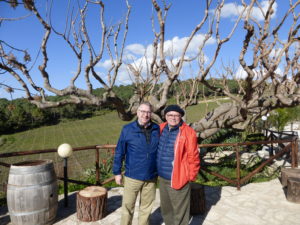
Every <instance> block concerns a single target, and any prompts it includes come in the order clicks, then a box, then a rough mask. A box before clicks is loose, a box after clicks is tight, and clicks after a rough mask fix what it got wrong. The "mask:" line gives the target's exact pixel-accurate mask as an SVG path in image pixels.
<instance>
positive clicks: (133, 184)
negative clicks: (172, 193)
mask: <svg viewBox="0 0 300 225" xmlns="http://www.w3.org/2000/svg"><path fill="white" fill-rule="evenodd" d="M155 188H156V179H154V180H149V181H141V180H136V179H132V178H129V177H125V180H124V193H123V201H122V217H121V225H131V224H132V219H133V213H134V206H135V202H136V198H137V196H138V193H139V192H140V202H139V203H140V204H139V225H149V217H150V214H151V211H152V208H153V203H154V200H155V193H156V191H155Z"/></svg>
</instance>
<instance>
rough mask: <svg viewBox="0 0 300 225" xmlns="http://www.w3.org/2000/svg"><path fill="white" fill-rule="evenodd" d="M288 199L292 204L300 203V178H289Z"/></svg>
mask: <svg viewBox="0 0 300 225" xmlns="http://www.w3.org/2000/svg"><path fill="white" fill-rule="evenodd" d="M286 198H287V200H288V201H290V202H294V203H300V178H295V177H289V178H288V180H287V192H286Z"/></svg>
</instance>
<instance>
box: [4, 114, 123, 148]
mask: <svg viewBox="0 0 300 225" xmlns="http://www.w3.org/2000/svg"><path fill="white" fill-rule="evenodd" d="M126 123H128V122H124V121H121V120H120V119H119V118H118V115H117V113H116V112H109V113H106V114H104V115H102V116H96V117H92V118H88V119H84V120H76V121H68V122H63V123H60V124H58V125H53V126H45V127H40V128H36V129H32V130H27V131H24V132H19V133H15V134H11V135H4V136H2V138H5V139H8V140H11V139H13V141H7V142H6V143H5V144H4V145H2V146H0V152H1V153H3V152H14V151H25V150H37V149H49V148H57V147H58V146H59V145H60V144H62V143H69V144H70V145H71V146H72V147H80V146H88V145H100V144H108V143H109V144H115V143H116V142H117V140H118V137H119V134H120V131H121V128H122V126H123V125H124V124H126Z"/></svg>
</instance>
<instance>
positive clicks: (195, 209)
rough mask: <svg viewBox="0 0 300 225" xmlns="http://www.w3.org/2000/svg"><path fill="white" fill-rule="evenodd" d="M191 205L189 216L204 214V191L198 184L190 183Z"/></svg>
mask: <svg viewBox="0 0 300 225" xmlns="http://www.w3.org/2000/svg"><path fill="white" fill-rule="evenodd" d="M190 185H191V197H190V198H191V205H190V214H191V215H197V214H204V213H205V210H206V208H205V191H204V186H203V185H201V184H198V183H191V184H190Z"/></svg>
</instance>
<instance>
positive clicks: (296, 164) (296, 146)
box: [294, 138, 299, 168]
mask: <svg viewBox="0 0 300 225" xmlns="http://www.w3.org/2000/svg"><path fill="white" fill-rule="evenodd" d="M298 141H299V140H298V138H297V139H296V140H295V154H294V157H295V167H296V168H297V167H298V151H299V146H298Z"/></svg>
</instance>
